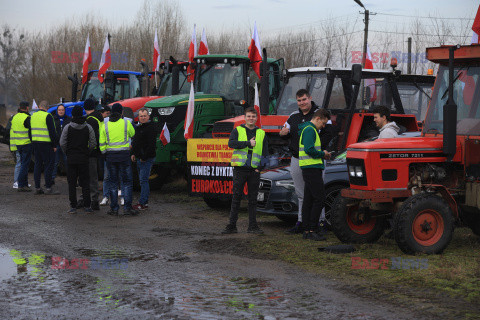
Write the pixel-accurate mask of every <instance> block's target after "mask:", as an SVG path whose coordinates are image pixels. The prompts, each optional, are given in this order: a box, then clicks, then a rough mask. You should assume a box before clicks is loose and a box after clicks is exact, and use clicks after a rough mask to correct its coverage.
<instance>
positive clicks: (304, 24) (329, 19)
mask: <svg viewBox="0 0 480 320" xmlns="http://www.w3.org/2000/svg"><path fill="white" fill-rule="evenodd" d="M345 17H349V18H348V19H341V18H345ZM354 17H356V18H355V19H358V16H357V15H356V14H355V15H354V14H347V15H343V16H338V17H332V18H328V19H323V20H317V21H312V22H308V23H302V24H294V25H290V26H284V27H278V28H271V29H265V30H264V31H275V30H282V29H289V28H297V27H300V28H305V27H308V26H311V25H315V24H319V23H322V22H327V21H332V20H335V21H337V22H338V21H348V20H350V19H351V18H354Z"/></svg>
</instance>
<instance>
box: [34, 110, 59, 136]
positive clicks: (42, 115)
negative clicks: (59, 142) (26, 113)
mask: <svg viewBox="0 0 480 320" xmlns="http://www.w3.org/2000/svg"><path fill="white" fill-rule="evenodd" d="M48 116H50V117H51V116H52V115H51V114H50V113H48V112H46V111H43V110H41V111H37V112H35V113H34V114H33V115H32V118H31V119H30V128H31V129H32V141H33V142H36V141H38V142H51V141H52V140H50V135H49V134H48V127H47V117H48ZM54 124H55V121H54Z"/></svg>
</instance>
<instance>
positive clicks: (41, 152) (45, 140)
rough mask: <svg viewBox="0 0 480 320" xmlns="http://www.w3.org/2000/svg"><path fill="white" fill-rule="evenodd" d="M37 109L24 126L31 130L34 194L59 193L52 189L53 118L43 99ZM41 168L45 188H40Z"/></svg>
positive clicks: (54, 142)
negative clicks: (33, 159) (33, 160)
mask: <svg viewBox="0 0 480 320" xmlns="http://www.w3.org/2000/svg"><path fill="white" fill-rule="evenodd" d="M38 109H39V110H38V111H37V112H35V113H34V114H33V115H32V116H31V117H29V118H27V120H26V122H25V127H27V128H30V129H31V132H32V147H33V153H34V156H35V168H34V171H33V179H34V180H35V194H59V192H58V191H53V190H52V171H53V165H54V163H55V151H57V139H58V137H57V131H56V129H55V120H54V119H53V116H52V115H51V114H50V113H48V112H47V109H48V103H47V101H45V100H43V101H42V102H40V105H39V106H38ZM42 168H43V169H44V172H43V175H44V178H45V187H46V190H45V191H43V189H42V188H41V185H40V184H41V181H40V179H41V175H42Z"/></svg>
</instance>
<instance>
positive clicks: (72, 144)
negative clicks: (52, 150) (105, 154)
mask: <svg viewBox="0 0 480 320" xmlns="http://www.w3.org/2000/svg"><path fill="white" fill-rule="evenodd" d="M60 146H61V147H62V149H63V151H64V152H65V154H66V155H67V164H68V165H67V181H68V198H69V200H70V210H69V211H68V213H72V214H73V213H76V208H77V204H78V203H77V190H76V188H77V180H80V187H82V195H83V205H84V207H85V212H87V213H92V212H93V210H92V208H91V207H90V187H89V181H88V180H89V166H88V155H89V153H90V152H91V150H93V149H94V148H96V146H97V141H96V139H95V132H94V131H93V129H92V127H91V126H90V125H88V124H87V123H86V122H85V118H84V117H83V109H82V107H80V106H75V107H73V110H72V121H71V122H70V123H69V124H67V126H66V127H65V128H64V129H63V132H62V136H61V137H60Z"/></svg>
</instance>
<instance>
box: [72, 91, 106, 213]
mask: <svg viewBox="0 0 480 320" xmlns="http://www.w3.org/2000/svg"><path fill="white" fill-rule="evenodd" d="M96 105H97V102H96V101H95V100H93V99H87V100H85V102H84V104H83V109H85V112H86V113H87V120H86V122H87V124H89V125H90V126H91V127H92V129H93V132H95V141H96V142H97V146H96V147H95V148H94V149H93V150H92V151H91V152H90V155H89V158H88V171H89V173H90V177H89V181H90V198H91V203H92V209H93V210H100V206H99V204H98V195H99V192H98V159H99V158H100V157H101V156H102V153H101V152H100V149H99V148H100V147H99V129H100V125H101V124H103V116H102V114H101V113H100V111H96V110H95V107H96ZM78 206H79V207H82V206H83V196H82V197H80V201H79V203H78Z"/></svg>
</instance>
